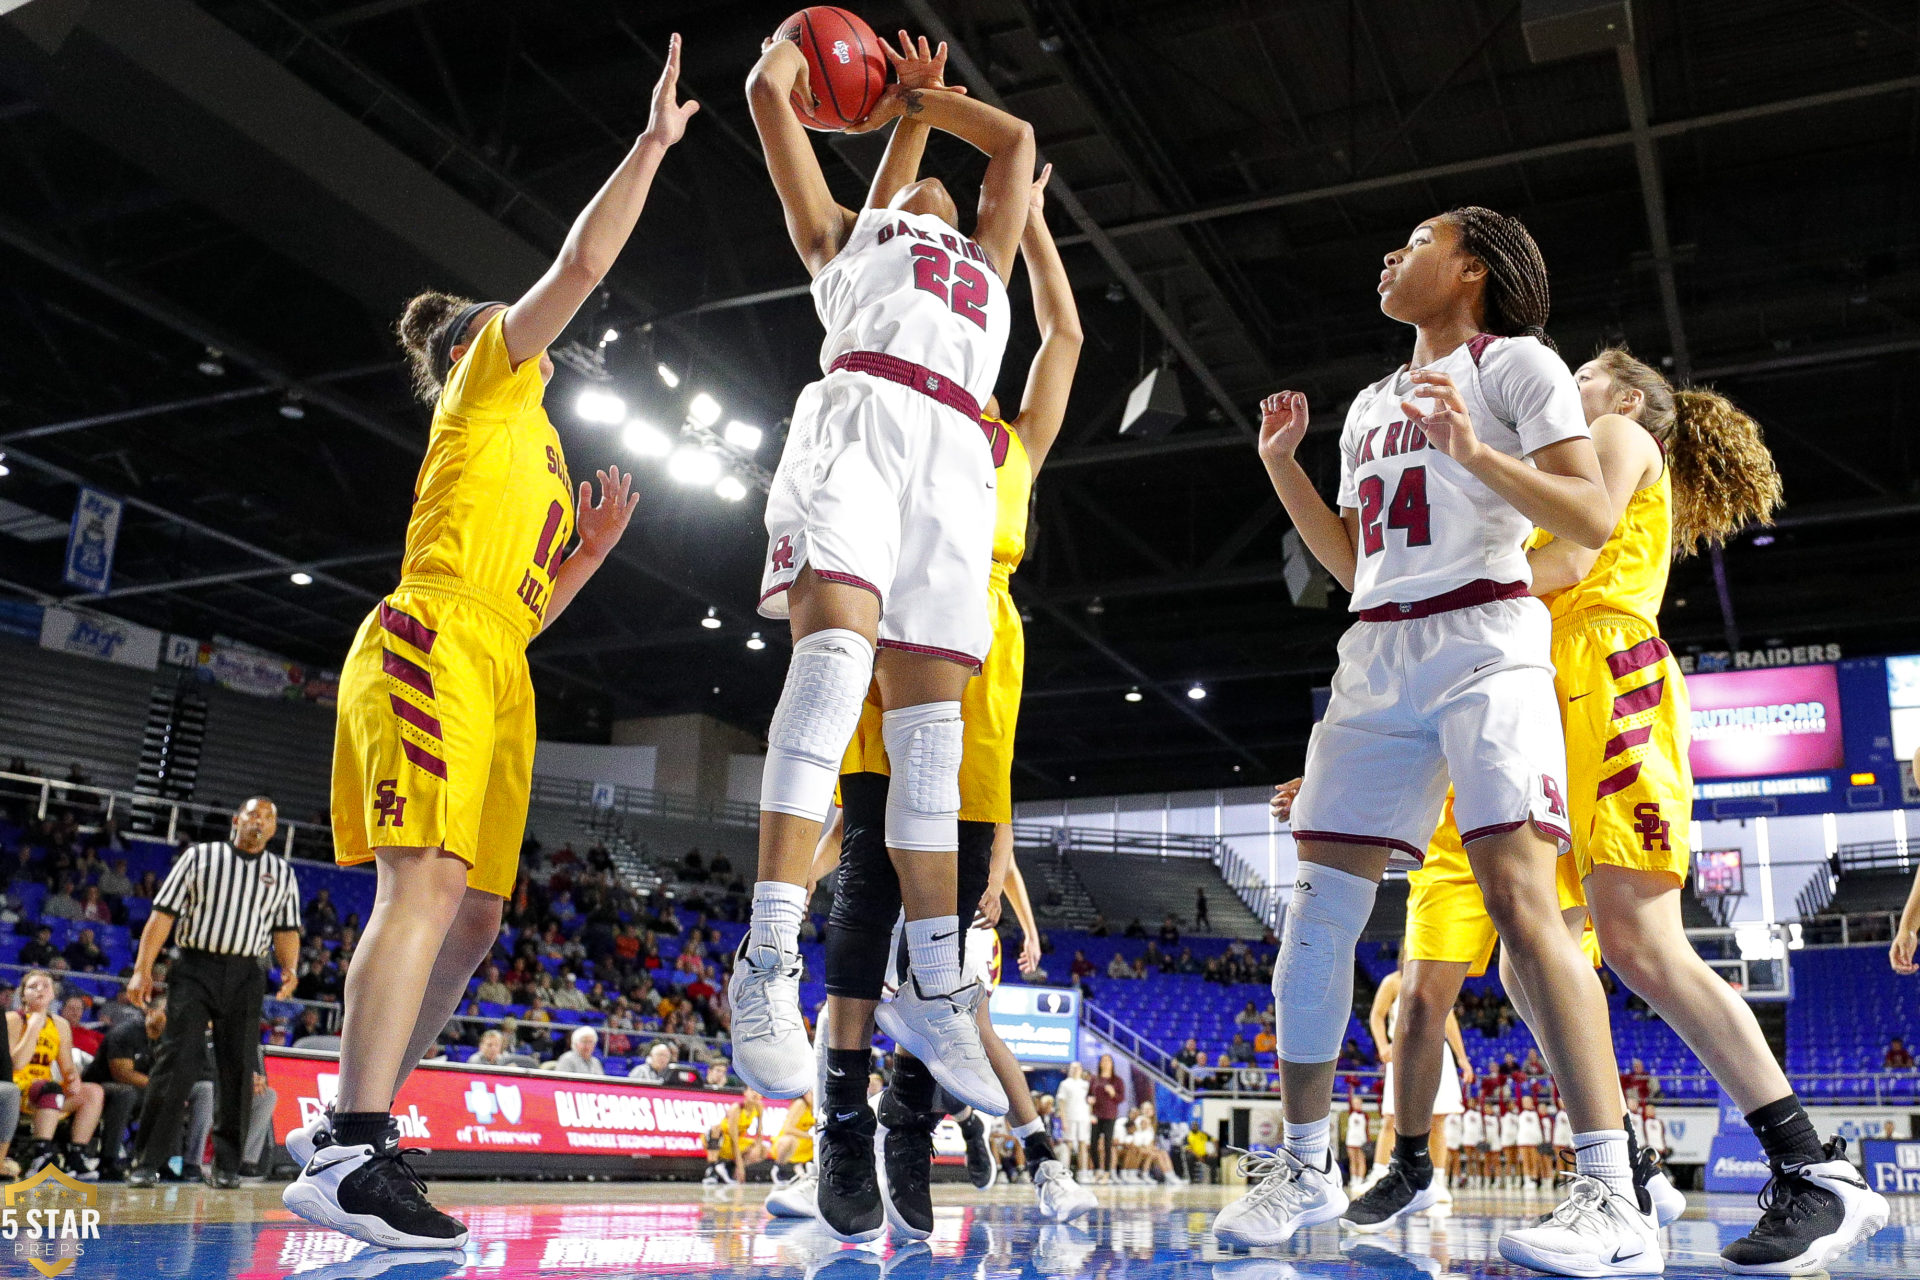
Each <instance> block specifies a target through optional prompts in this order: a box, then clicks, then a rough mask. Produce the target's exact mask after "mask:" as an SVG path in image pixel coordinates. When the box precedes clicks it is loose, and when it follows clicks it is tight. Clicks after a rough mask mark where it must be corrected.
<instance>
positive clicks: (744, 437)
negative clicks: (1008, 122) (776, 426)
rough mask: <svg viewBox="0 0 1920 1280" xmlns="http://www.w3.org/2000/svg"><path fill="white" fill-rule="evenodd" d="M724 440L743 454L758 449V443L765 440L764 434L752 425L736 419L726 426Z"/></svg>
mask: <svg viewBox="0 0 1920 1280" xmlns="http://www.w3.org/2000/svg"><path fill="white" fill-rule="evenodd" d="M724 438H725V439H726V442H727V443H728V444H730V445H732V446H733V447H734V448H736V449H739V450H741V451H742V452H744V453H752V452H753V451H754V450H756V449H758V448H759V447H760V442H761V441H762V440H763V439H765V438H766V432H764V431H762V430H761V429H760V428H758V427H756V426H754V425H753V424H752V423H748V422H741V421H739V420H737V419H736V420H735V421H733V422H729V423H728V424H727V429H726V432H725V434H724Z"/></svg>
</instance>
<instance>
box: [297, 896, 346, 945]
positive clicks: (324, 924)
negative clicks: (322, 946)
mask: <svg viewBox="0 0 1920 1280" xmlns="http://www.w3.org/2000/svg"><path fill="white" fill-rule="evenodd" d="M303 922H304V924H305V925H306V931H307V936H308V937H309V938H331V937H332V936H333V935H334V934H336V933H338V932H339V931H340V913H339V912H338V911H336V910H335V909H334V906H333V894H332V893H331V892H330V891H329V890H326V889H322V890H320V891H319V892H318V893H316V894H314V895H313V901H312V902H309V903H308V904H307V909H306V911H305V912H304V913H303Z"/></svg>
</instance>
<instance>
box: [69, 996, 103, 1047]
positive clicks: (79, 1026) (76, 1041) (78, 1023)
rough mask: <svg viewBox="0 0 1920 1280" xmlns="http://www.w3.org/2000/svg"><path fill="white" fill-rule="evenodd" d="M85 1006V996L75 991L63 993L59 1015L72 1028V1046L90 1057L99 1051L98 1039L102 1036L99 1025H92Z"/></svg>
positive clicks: (86, 1004)
mask: <svg viewBox="0 0 1920 1280" xmlns="http://www.w3.org/2000/svg"><path fill="white" fill-rule="evenodd" d="M87 1006H88V1001H87V997H86V996H83V995H80V994H78V993H77V992H75V993H69V994H64V995H63V997H62V999H61V1002H60V1016H61V1017H63V1018H65V1019H66V1020H67V1025H68V1026H69V1027H71V1028H73V1047H74V1048H75V1049H77V1050H79V1051H80V1052H81V1053H84V1054H86V1055H88V1056H89V1057H91V1056H92V1055H93V1054H95V1053H98V1052H99V1051H100V1041H101V1040H102V1039H103V1038H104V1037H103V1036H102V1035H101V1034H100V1029H99V1027H97V1026H95V1025H92V1023H91V1020H90V1018H91V1015H90V1013H89V1010H88V1007H87Z"/></svg>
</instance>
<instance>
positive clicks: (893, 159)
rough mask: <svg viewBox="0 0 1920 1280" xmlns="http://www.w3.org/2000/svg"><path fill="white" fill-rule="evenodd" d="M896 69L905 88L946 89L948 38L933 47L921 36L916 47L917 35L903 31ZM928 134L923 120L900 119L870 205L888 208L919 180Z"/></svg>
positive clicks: (871, 192)
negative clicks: (913, 36)
mask: <svg viewBox="0 0 1920 1280" xmlns="http://www.w3.org/2000/svg"><path fill="white" fill-rule="evenodd" d="M893 69H894V72H895V73H896V74H897V75H898V76H899V78H900V86H901V87H902V88H904V89H944V88H946V86H947V81H946V75H947V44H946V41H944V40H943V41H941V42H940V47H939V48H937V49H929V48H928V47H927V38H926V37H925V36H921V37H920V42H919V44H918V45H917V46H916V45H915V44H914V41H913V38H912V37H911V36H909V35H908V34H907V33H906V32H904V31H902V32H901V33H900V52H899V54H898V56H896V57H895V58H894V60H893ZM954 92H955V93H965V92H966V90H965V89H955V90H954ZM927 134H928V129H927V126H926V125H925V124H923V123H921V122H920V121H918V120H911V119H908V118H907V117H905V116H902V117H901V118H900V123H899V124H896V125H895V126H894V127H893V136H892V137H891V138H888V139H887V153H886V154H885V155H884V156H882V157H881V158H880V168H879V169H878V170H877V171H876V172H875V173H874V175H873V185H872V186H871V187H870V188H868V190H867V208H869V209H884V208H886V207H887V206H888V205H890V204H892V203H893V198H894V197H895V196H897V195H899V194H900V190H901V188H903V187H906V186H908V185H910V184H911V183H913V182H915V181H917V180H918V179H919V177H920V160H921V157H923V156H924V155H926V152H927Z"/></svg>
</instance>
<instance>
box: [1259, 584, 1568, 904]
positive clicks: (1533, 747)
mask: <svg viewBox="0 0 1920 1280" xmlns="http://www.w3.org/2000/svg"><path fill="white" fill-rule="evenodd" d="M1551 640H1552V623H1551V620H1550V619H1549V617H1548V615H1547V607H1546V606H1545V605H1543V604H1541V603H1540V602H1539V601H1538V600H1535V599H1533V598H1532V597H1530V596H1529V597H1523V598H1519V599H1512V600H1495V601H1492V602H1490V603H1487V604H1478V605H1472V606H1469V607H1467V608H1464V609H1452V610H1448V611H1447V612H1445V613H1435V614H1431V615H1429V616H1426V617H1414V618H1408V619H1405V620H1401V621H1392V622H1366V621H1361V622H1356V623H1354V624H1353V626H1352V627H1350V628H1348V630H1347V633H1346V635H1344V636H1342V637H1341V639H1340V665H1339V667H1338V668H1337V669H1336V670H1335V672H1334V675H1333V697H1332V700H1331V701H1330V702H1329V703H1328V704H1327V714H1326V717H1325V718H1324V719H1322V720H1321V721H1320V723H1319V724H1317V725H1315V726H1314V728H1313V736H1312V737H1311V738H1310V739H1309V741H1308V744H1307V768H1306V781H1305V783H1304V784H1302V786H1301V788H1300V796H1299V798H1298V799H1297V800H1296V801H1295V802H1294V806H1293V836H1294V839H1296V840H1323V841H1329V842H1332V843H1336V844H1379V845H1385V846H1387V847H1388V848H1389V849H1391V850H1392V851H1393V856H1392V864H1393V865H1397V866H1415V865H1418V864H1419V863H1420V862H1421V861H1422V860H1423V859H1424V858H1425V857H1426V849H1427V841H1428V840H1430V839H1431V838H1432V836H1433V832H1434V828H1435V827H1437V826H1438V825H1439V822H1440V807H1441V804H1442V802H1443V801H1444V800H1445V799H1446V794H1447V782H1448V779H1449V778H1451V779H1452V782H1453V791H1454V799H1453V811H1454V815H1455V817H1456V818H1457V819H1458V820H1459V824H1460V837H1461V839H1462V840H1463V841H1465V842H1466V843H1469V844H1470V843H1472V842H1473V841H1475V840H1477V839H1480V838H1481V837H1483V836H1490V835H1495V834H1498V833H1500V832H1504V831H1512V830H1514V829H1515V828H1517V827H1519V826H1521V825H1522V824H1524V823H1526V822H1528V821H1529V820H1531V821H1532V822H1533V824H1534V825H1535V826H1536V827H1538V828H1539V829H1540V830H1541V831H1543V832H1545V833H1546V834H1547V835H1549V836H1552V837H1553V838H1554V839H1555V840H1556V841H1558V842H1559V845H1560V851H1561V852H1562V853H1564V852H1566V851H1567V849H1568V848H1569V841H1570V837H1569V835H1568V823H1567V802H1566V777H1567V744H1566V739H1565V737H1564V736H1563V734H1562V730H1561V727H1560V705H1559V703H1558V701H1557V700H1556V699H1555V696H1554V691H1553V658H1552V653H1551V648H1550V645H1551Z"/></svg>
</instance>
